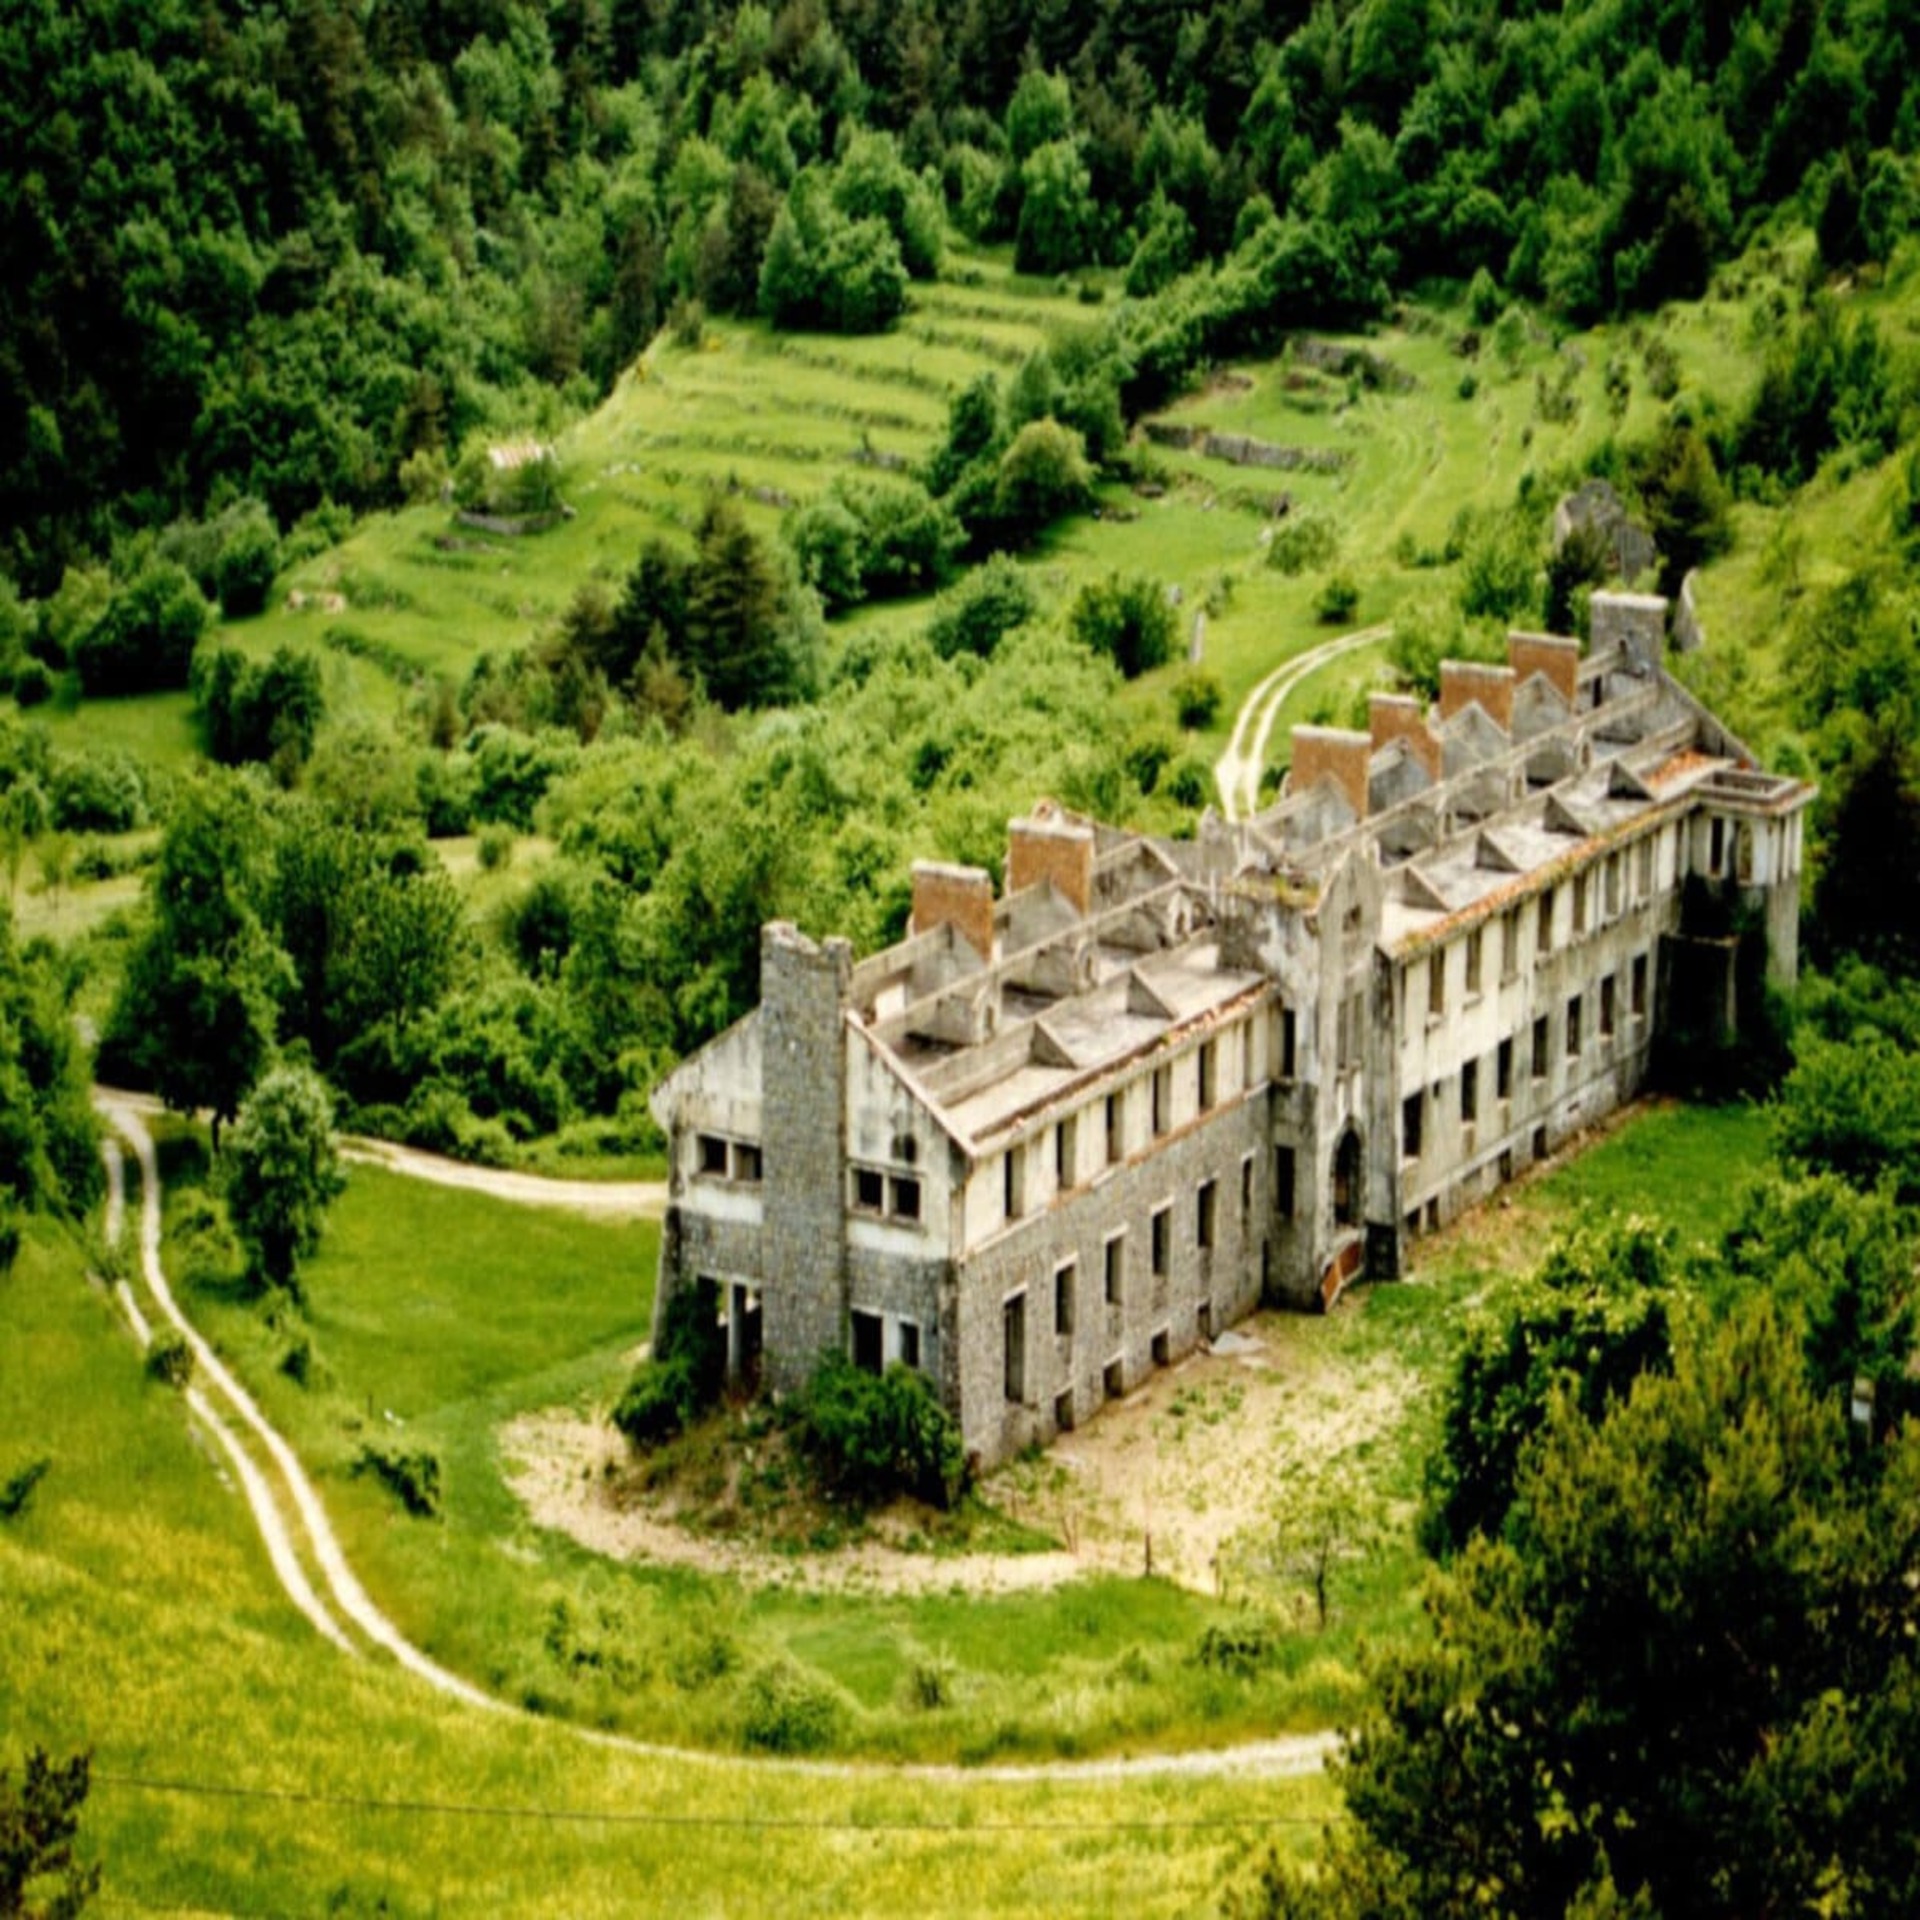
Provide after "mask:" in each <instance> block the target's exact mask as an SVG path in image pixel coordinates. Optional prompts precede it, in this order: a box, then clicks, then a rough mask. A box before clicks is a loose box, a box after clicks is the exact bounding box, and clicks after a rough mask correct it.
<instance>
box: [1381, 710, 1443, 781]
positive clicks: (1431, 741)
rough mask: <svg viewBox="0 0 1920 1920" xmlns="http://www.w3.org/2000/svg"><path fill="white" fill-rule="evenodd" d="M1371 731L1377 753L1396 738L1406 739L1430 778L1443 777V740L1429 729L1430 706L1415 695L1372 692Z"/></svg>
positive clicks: (1414, 755)
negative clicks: (1424, 704) (1428, 714)
mask: <svg viewBox="0 0 1920 1920" xmlns="http://www.w3.org/2000/svg"><path fill="white" fill-rule="evenodd" d="M1367 730H1368V732H1369V734H1370V735H1371V737H1372V741H1373V751H1374V752H1375V753H1378V752H1379V751H1380V749H1381V748H1382V747H1389V746H1391V745H1392V744H1393V743H1394V741H1396V740H1404V741H1405V742H1406V743H1407V746H1408V748H1409V750H1410V751H1411V752H1412V754H1413V757H1414V758H1415V759H1416V760H1418V761H1419V762H1420V764H1421V765H1422V766H1423V767H1425V768H1426V770H1427V774H1428V777H1429V778H1431V779H1434V780H1438V779H1439V778H1440V743H1439V741H1437V740H1436V739H1435V738H1434V737H1433V735H1432V733H1431V732H1430V731H1429V730H1428V728H1427V710H1426V708H1425V707H1424V706H1423V705H1422V704H1421V703H1420V702H1419V701H1418V700H1416V699H1414V697H1413V696H1412V695H1411V694H1406V693H1375V694H1370V695H1369V696H1368V698H1367Z"/></svg>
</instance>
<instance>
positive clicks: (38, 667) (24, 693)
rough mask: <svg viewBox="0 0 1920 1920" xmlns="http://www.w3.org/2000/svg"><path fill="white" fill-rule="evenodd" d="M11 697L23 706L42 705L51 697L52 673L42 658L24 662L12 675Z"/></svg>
mask: <svg viewBox="0 0 1920 1920" xmlns="http://www.w3.org/2000/svg"><path fill="white" fill-rule="evenodd" d="M13 697H14V699H15V700H17V701H18V702H19V703H20V705H21V706H23V707H43V706H45V705H46V703H47V702H48V701H49V700H51V699H52V698H53V675H52V674H51V673H49V672H48V671H47V666H46V662H45V661H43V660H28V661H26V662H24V663H23V664H22V665H21V666H20V668H19V669H18V671H17V672H16V673H15V674H14V676H13Z"/></svg>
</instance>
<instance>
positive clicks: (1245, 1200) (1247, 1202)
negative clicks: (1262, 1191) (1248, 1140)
mask: <svg viewBox="0 0 1920 1920" xmlns="http://www.w3.org/2000/svg"><path fill="white" fill-rule="evenodd" d="M1252 1218H1253V1155H1252V1154H1250V1153H1249V1154H1247V1155H1245V1156H1244V1157H1243V1158H1242V1159H1241V1162H1240V1224H1241V1226H1243V1227H1244V1226H1245V1225H1246V1224H1247V1222H1248V1221H1249V1220H1251V1219H1252Z"/></svg>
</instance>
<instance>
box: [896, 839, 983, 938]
mask: <svg viewBox="0 0 1920 1920" xmlns="http://www.w3.org/2000/svg"><path fill="white" fill-rule="evenodd" d="M936 927H951V928H952V929H953V930H954V932H955V933H957V934H959V935H960V936H961V937H962V938H963V939H964V940H965V941H966V942H967V943H968V945H970V946H971V947H972V948H973V950H974V952H975V953H977V954H978V955H979V956H980V958H981V959H982V960H989V961H990V960H991V959H992V958H993V876H992V875H991V874H989V873H988V872H987V870H986V869H985V868H984V867H956V866H949V865H947V864H946V863H945V862H944V861H940V860H916V861H915V862H914V863H913V918H912V920H911V921H910V922H909V924H908V931H909V932H910V933H914V934H921V933H931V932H933V930H934V929H935V928H936Z"/></svg>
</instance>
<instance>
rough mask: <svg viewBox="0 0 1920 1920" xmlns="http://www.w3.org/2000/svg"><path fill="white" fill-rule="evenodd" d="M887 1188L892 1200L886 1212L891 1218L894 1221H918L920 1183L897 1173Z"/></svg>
mask: <svg viewBox="0 0 1920 1920" xmlns="http://www.w3.org/2000/svg"><path fill="white" fill-rule="evenodd" d="M888 1186H889V1190H890V1192H891V1195H892V1200H893V1204H892V1206H891V1207H890V1208H889V1209H888V1211H889V1212H891V1213H892V1215H893V1217H894V1218H895V1219H896V1220H918V1219H919V1218H920V1182H919V1181H918V1180H910V1179H908V1178H907V1177H906V1175H904V1174H898V1173H897V1174H895V1175H894V1176H893V1179H892V1180H891V1181H890V1182H889V1183H888Z"/></svg>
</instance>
